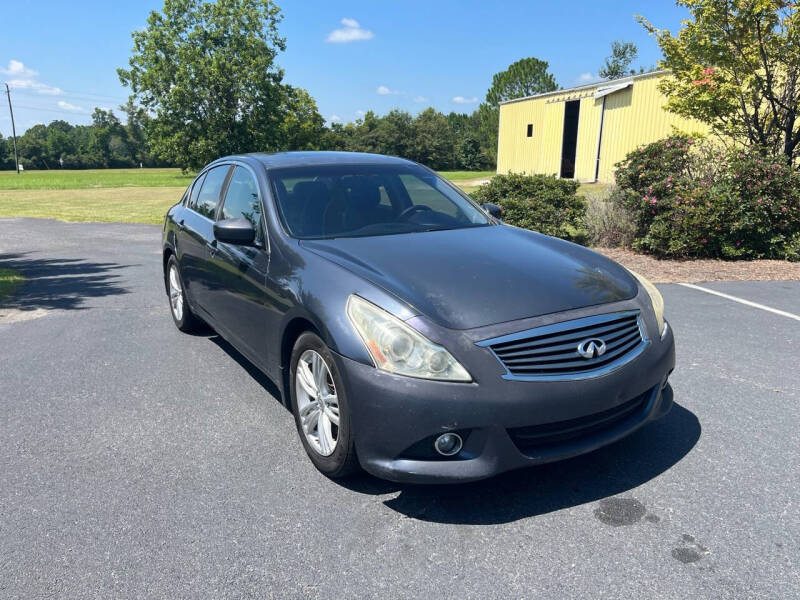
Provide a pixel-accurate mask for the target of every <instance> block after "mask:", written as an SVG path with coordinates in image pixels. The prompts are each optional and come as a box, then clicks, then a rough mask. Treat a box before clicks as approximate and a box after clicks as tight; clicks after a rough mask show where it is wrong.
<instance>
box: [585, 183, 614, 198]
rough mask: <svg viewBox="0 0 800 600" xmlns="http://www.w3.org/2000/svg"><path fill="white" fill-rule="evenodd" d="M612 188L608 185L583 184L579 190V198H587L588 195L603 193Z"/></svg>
mask: <svg viewBox="0 0 800 600" xmlns="http://www.w3.org/2000/svg"><path fill="white" fill-rule="evenodd" d="M610 187H611V186H610V185H609V184H607V183H582V184H581V187H579V188H578V196H586V195H587V194H593V193H602V192H604V191H606V190H607V189H608V188H610Z"/></svg>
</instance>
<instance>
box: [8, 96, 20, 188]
mask: <svg viewBox="0 0 800 600" xmlns="http://www.w3.org/2000/svg"><path fill="white" fill-rule="evenodd" d="M6 96H8V112H10V113H11V134H12V135H13V136H14V164H16V165H17V175H19V159H18V158H17V128H16V126H15V125H14V109H13V108H12V107H11V90H10V89H9V88H8V84H7V83H6Z"/></svg>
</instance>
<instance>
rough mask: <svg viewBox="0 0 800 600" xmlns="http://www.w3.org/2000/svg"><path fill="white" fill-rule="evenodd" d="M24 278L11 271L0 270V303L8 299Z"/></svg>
mask: <svg viewBox="0 0 800 600" xmlns="http://www.w3.org/2000/svg"><path fill="white" fill-rule="evenodd" d="M23 281H25V278H24V277H22V275H20V274H19V273H17V272H16V271H14V270H12V269H0V302H2V301H3V300H5V299H6V298H9V297H10V296H11V295H12V294H13V293H14V292H15V291H16V289H17V288H18V287H19V286H20V285H22V282H23Z"/></svg>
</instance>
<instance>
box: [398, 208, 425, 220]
mask: <svg viewBox="0 0 800 600" xmlns="http://www.w3.org/2000/svg"><path fill="white" fill-rule="evenodd" d="M418 212H433V209H432V208H431V207H430V206H427V205H425V204H415V205H414V206H409V207H408V208H407V209H405V210H404V211H403V212H401V213H400V214H399V215H397V218H398V219H403V220H408V217H410V216H411V215H413V214H415V213H418Z"/></svg>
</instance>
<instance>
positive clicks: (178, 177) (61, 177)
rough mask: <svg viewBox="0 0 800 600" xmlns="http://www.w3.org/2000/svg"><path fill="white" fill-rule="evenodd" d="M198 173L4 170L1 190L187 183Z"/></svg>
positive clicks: (156, 170)
mask: <svg viewBox="0 0 800 600" xmlns="http://www.w3.org/2000/svg"><path fill="white" fill-rule="evenodd" d="M193 178H194V175H183V174H182V173H181V171H180V169H89V170H85V171H71V170H68V169H65V170H62V169H53V170H51V171H23V172H22V173H20V174H19V175H17V173H16V171H0V190H77V189H91V188H116V187H183V188H184V189H185V188H186V186H187V185H189V184H190V183H191V181H192V179H193Z"/></svg>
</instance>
